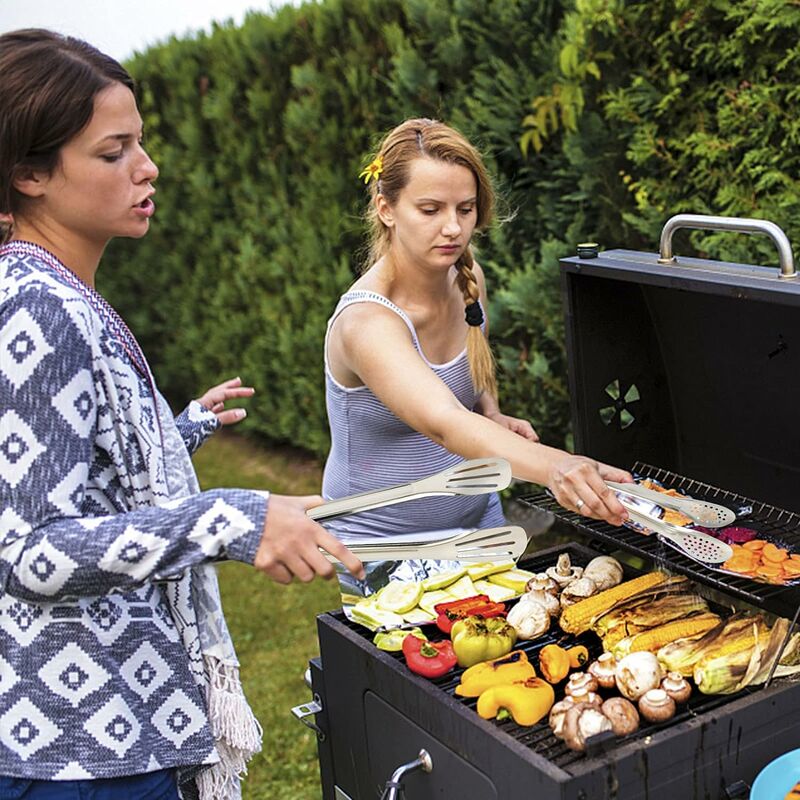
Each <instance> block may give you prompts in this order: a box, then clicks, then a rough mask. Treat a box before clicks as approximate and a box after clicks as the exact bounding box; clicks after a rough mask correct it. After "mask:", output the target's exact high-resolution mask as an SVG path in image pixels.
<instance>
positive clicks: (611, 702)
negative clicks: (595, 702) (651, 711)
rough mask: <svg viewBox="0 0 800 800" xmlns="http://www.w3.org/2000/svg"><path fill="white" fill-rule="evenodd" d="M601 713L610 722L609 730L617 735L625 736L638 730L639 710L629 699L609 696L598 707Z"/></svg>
mask: <svg viewBox="0 0 800 800" xmlns="http://www.w3.org/2000/svg"><path fill="white" fill-rule="evenodd" d="M600 710H601V711H602V712H603V715H604V716H605V717H607V718H608V721H609V722H610V723H611V730H612V731H614V733H616V734H617V736H627V735H628V734H629V733H633V732H634V731H637V730H639V712H638V711H637V710H636V706H635V705H634V704H633V703H631V701H630V700H626V699H625V698H624V697H610V698H609V699H608V700H606V701H605V703H603V705H602V706H601V707H600Z"/></svg>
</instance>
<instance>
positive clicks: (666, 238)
mask: <svg viewBox="0 0 800 800" xmlns="http://www.w3.org/2000/svg"><path fill="white" fill-rule="evenodd" d="M681 228H693V229H695V230H703V231H735V232H737V233H764V234H766V235H767V236H769V238H770V239H772V241H773V242H774V243H775V247H777V248H778V261H779V263H780V269H781V271H780V275H779V277H780V278H797V276H798V275H797V271H796V270H795V268H794V256H793V255H792V246H791V245H790V244H789V239H788V238H787V237H786V234H785V233H784V232H783V231H782V230H781V228H779V227H778V226H777V225H776V224H775V223H774V222H770V221H769V220H766V219H751V218H748V217H712V216H709V215H707V214H676V215H675V216H674V217H671V218H670V219H668V220H667V223H666V225H664V228H663V230H662V231H661V243H660V246H659V250H660V254H659V255H660V257H659V259H658V263H659V264H675V263H676V262H677V259H676V258H675V256H673V255H672V235H673V234H674V233H675V231H677V230H680V229H681Z"/></svg>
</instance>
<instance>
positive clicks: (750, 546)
mask: <svg viewBox="0 0 800 800" xmlns="http://www.w3.org/2000/svg"><path fill="white" fill-rule="evenodd" d="M766 544H767V543H766V542H765V541H764V540H763V539H751V540H750V541H749V542H745V543H744V544H743V545H742V547H744V548H745V549H746V550H763V549H764V547H765V545H766Z"/></svg>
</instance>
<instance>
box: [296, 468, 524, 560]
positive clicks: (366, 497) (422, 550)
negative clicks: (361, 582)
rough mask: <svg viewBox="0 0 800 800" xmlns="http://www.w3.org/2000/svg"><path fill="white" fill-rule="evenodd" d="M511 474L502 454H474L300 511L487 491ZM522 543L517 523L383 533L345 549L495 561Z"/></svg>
mask: <svg viewBox="0 0 800 800" xmlns="http://www.w3.org/2000/svg"><path fill="white" fill-rule="evenodd" d="M511 477H512V476H511V466H510V464H509V463H508V461H506V460H505V459H502V458H474V459H472V460H470V461H464V462H463V463H461V464H458V465H457V466H455V467H451V468H450V469H446V470H444V471H443V472H439V473H437V474H436V475H431V476H430V477H428V478H423V479H422V480H418V481H413V482H412V483H405V484H401V485H399V486H392V487H389V488H388V489H378V490H375V491H372V492H363V493H361V494H354V495H351V496H350V497H343V498H341V499H339V500H330V501H329V502H327V503H323V504H322V505H319V506H316V507H315V508H312V509H309V510H308V511H307V512H306V513H307V514H308V516H309V517H311V518H312V519H315V520H318V521H323V520H326V519H332V518H334V517H343V516H347V515H349V514H357V513H358V512H360V511H368V510H370V509H373V508H381V507H383V506H389V505H394V504H395V503H404V502H406V501H408V500H418V499H420V498H422V497H435V496H437V495H446V496H447V495H449V496H453V495H476V494H488V493H490V492H498V491H500V490H502V489H505V488H506V487H507V486H508V485H509V484H510V483H511ZM527 545H528V535H527V533H526V532H525V530H524V529H523V528H520V527H519V526H516V525H506V526H504V527H499V528H485V529H482V530H474V531H463V532H461V533H458V534H455V535H451V536H449V537H447V538H445V539H439V540H432V539H431V538H430V536H428V537H426V538H425V539H418V540H415V539H413V538H412V537H411V536H388V537H385V538H384V537H382V538H379V539H375V540H371V541H365V542H358V543H352V544H348V548H349V549H350V550H351V551H352V552H353V553H354V554H355V555H357V556H358V557H359V558H360V559H361V560H362V561H384V560H386V561H389V560H397V559H399V560H402V559H409V558H439V559H448V560H456V561H500V560H504V559H509V558H511V559H514V560H516V559H517V558H519V557H520V556H521V555H522V553H523V552H524V551H525V548H526V547H527ZM326 555H327V556H328V558H329V559H331V560H332V561H333V560H335V559H334V558H333V557H332V556H330V555H328V554H327V553H326Z"/></svg>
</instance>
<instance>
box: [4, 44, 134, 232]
mask: <svg viewBox="0 0 800 800" xmlns="http://www.w3.org/2000/svg"><path fill="white" fill-rule="evenodd" d="M115 82H118V83H121V84H123V85H124V86H127V87H128V88H129V89H130V90H131V91H133V90H134V83H133V79H132V78H131V76H130V75H129V74H128V72H127V71H126V70H125V68H124V67H122V66H121V65H120V64H119V63H118V62H117V61H115V60H114V59H113V58H111V57H110V56H107V55H105V54H104V53H101V52H100V51H99V50H98V49H97V48H95V47H92V45H90V44H88V43H87V42H84V41H81V40H80V39H75V38H73V37H72V36H62V35H61V34H59V33H54V32H52V31H46V30H41V29H37V28H29V29H26V30H19V31H12V32H11V33H6V34H3V35H2V36H0V214H14V213H15V212H17V211H19V209H20V207H21V204H22V202H23V197H22V195H20V193H19V192H17V190H16V189H15V188H14V180H15V179H16V178H17V177H18V176H19V175H20V174H21V172H22V171H23V170H30V169H33V170H38V171H42V172H46V173H48V174H49V173H51V172H52V171H53V170H54V169H55V168H56V166H57V165H58V160H59V153H60V150H61V148H62V147H63V146H64V145H65V144H66V143H67V142H69V141H70V140H71V139H72V138H73V137H74V136H76V135H77V134H79V133H80V132H81V131H82V130H83V129H84V128H85V127H86V125H88V124H89V121H90V120H91V118H92V113H93V112H94V99H95V97H96V95H97V94H98V93H99V92H100V91H102V90H103V89H105V88H106V87H107V86H110V85H111V84H112V83H115ZM5 233H6V235H7V234H8V232H7V231H6V232H5ZM3 238H5V236H2V232H0V241H1V240H2V239H3Z"/></svg>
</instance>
